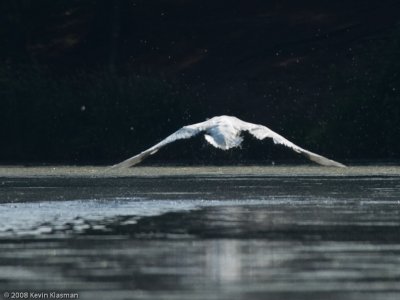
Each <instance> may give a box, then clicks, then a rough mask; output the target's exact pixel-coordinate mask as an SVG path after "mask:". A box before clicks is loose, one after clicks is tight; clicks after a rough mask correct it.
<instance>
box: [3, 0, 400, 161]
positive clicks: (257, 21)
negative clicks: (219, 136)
mask: <svg viewBox="0 0 400 300" xmlns="http://www.w3.org/2000/svg"><path fill="white" fill-rule="evenodd" d="M227 3H228V2H227V1H212V0H204V1H179V0H154V1H144V0H135V1H120V0H110V1H101V0H100V1H94V0H88V1H79V0H70V1H66V0H41V1H36V0H5V1H2V2H0V42H1V46H0V126H1V128H2V129H1V130H0V137H1V140H2V141H3V143H2V147H1V148H0V163H38V162H44V163H109V162H116V161H118V160H120V159H123V158H126V157H128V156H130V155H133V154H136V153H137V152H139V151H142V150H144V149H146V148H147V147H148V146H150V145H153V144H154V143H155V142H157V141H159V140H160V139H162V138H164V137H165V136H167V135H168V134H170V133H172V132H173V131H175V130H176V129H178V128H179V127H181V126H182V125H186V124H190V123H196V122H200V121H203V120H205V119H206V118H208V117H212V116H215V115H221V114H227V115H235V116H237V117H239V118H242V119H243V120H246V121H249V122H254V123H261V124H265V125H267V126H269V127H270V128H271V129H273V130H275V131H277V132H278V133H280V134H282V135H284V136H285V137H287V138H288V139H290V140H292V141H293V142H295V143H298V144H299V145H300V146H302V147H304V148H306V149H310V150H311V151H315V152H317V153H321V154H324V155H327V156H330V157H332V158H334V159H338V160H342V159H344V158H345V159H348V160H352V159H354V160H356V159H381V160H392V159H399V158H400V124H399V123H400V118H399V116H400V61H399V59H398V56H399V53H400V26H399V21H398V16H397V14H396V13H395V12H396V8H398V7H399V4H398V2H396V1H392V0H381V1H367V2H363V1H354V2H351V3H349V4H343V3H339V2H332V1H306V2H304V3H300V2H296V1H284V2H282V1H278V0H276V1H262V0H259V1H254V3H253V4H251V5H250V4H249V3H247V2H246V1H236V2H234V3H229V5H227ZM361 4H362V5H363V9H362V10H360V5H361ZM344 12H346V13H345V14H344ZM371 18H372V19H373V18H376V21H377V22H376V23H373V22H372V23H371ZM373 20H375V19H373ZM378 21H379V22H378ZM371 24H372V25H371ZM247 138H248V139H249V141H248V143H245V144H244V145H243V148H242V149H233V150H231V151H227V152H221V151H218V150H216V149H213V148H211V147H209V146H205V145H206V144H205V142H204V140H203V139H202V138H201V137H198V138H195V139H193V140H192V141H188V142H177V143H176V144H174V145H170V146H169V147H167V148H166V149H165V151H162V153H159V154H157V156H156V157H154V158H153V160H152V161H153V162H154V161H157V160H160V161H162V160H166V161H171V162H172V161H173V162H176V161H191V162H195V163H204V162H211V163H218V162H235V163H236V162H238V161H243V162H245V161H257V162H258V163H260V162H266V161H267V162H270V160H272V159H281V158H284V159H295V160H298V156H296V155H295V154H293V153H291V151H289V150H288V151H286V150H282V149H283V148H282V147H272V146H270V144H271V142H270V141H264V142H260V141H255V140H254V139H252V138H251V137H249V136H247ZM260 143H261V146H260V145H259V144H260ZM183 145H184V146H183Z"/></svg>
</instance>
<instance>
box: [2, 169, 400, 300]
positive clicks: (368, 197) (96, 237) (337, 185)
mask: <svg viewBox="0 0 400 300" xmlns="http://www.w3.org/2000/svg"><path fill="white" fill-rule="evenodd" d="M204 172H205V171H204ZM269 172H270V171H269ZM352 172H355V171H352ZM0 173H1V172H0ZM359 173H360V174H361V172H359ZM382 173H384V171H382ZM360 174H358V175H357V176H355V175H351V176H347V175H337V174H333V175H329V174H328V175H327V174H322V175H321V176H317V175H316V174H313V175H312V176H311V175H310V176H303V175H302V176H278V175H273V174H272V175H271V174H268V175H262V174H258V175H257V176H244V175H238V176H233V175H232V174H230V175H229V176H226V175H222V176H221V175H213V176H212V175H207V176H193V175H192V176H184V177H182V176H177V175H176V174H175V175H174V176H165V177H143V176H139V177H127V176H122V177H118V176H115V177H106V176H103V177H95V178H91V177H89V176H87V177H77V176H76V175H72V176H64V177H63V176H55V177H49V176H43V177H40V178H39V177H32V176H29V178H28V177H23V176H20V175H18V176H8V177H6V176H3V177H0V183H1V185H0V202H1V204H0V215H1V217H2V218H1V220H0V241H1V242H0V295H1V294H2V293H3V291H6V290H8V291H13V290H19V291H21V290H40V291H43V290H56V291H57V290H64V291H72V292H79V294H80V299H371V300H372V299H399V297H400V285H399V281H400V234H399V233H400V176H397V175H396V174H394V173H393V174H390V176H387V175H375V176H371V174H369V173H368V174H365V176H361V175H362V174H361V175H360Z"/></svg>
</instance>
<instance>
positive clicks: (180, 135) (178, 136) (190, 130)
mask: <svg viewBox="0 0 400 300" xmlns="http://www.w3.org/2000/svg"><path fill="white" fill-rule="evenodd" d="M204 123H205V122H202V123H198V124H193V125H188V126H184V127H182V128H181V129H179V130H177V131H176V132H174V133H173V134H171V135H169V136H168V137H166V138H165V139H163V140H162V141H161V142H159V143H158V144H156V145H154V146H153V147H151V148H149V149H147V150H145V151H143V152H140V153H139V154H137V155H135V156H133V157H131V158H128V159H127V160H124V161H123V162H120V163H119V164H116V165H113V166H112V167H111V169H114V168H129V167H131V166H134V165H136V164H138V163H140V162H141V161H142V160H144V159H145V158H146V157H148V156H150V155H153V154H154V153H156V152H157V151H158V150H160V149H161V148H162V147H164V146H165V145H168V144H169V143H172V142H175V141H177V140H182V139H188V138H191V137H193V136H195V135H197V134H199V133H200V132H202V131H203V130H204V129H205V127H204Z"/></svg>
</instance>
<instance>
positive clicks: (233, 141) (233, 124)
mask: <svg viewBox="0 0 400 300" xmlns="http://www.w3.org/2000/svg"><path fill="white" fill-rule="evenodd" d="M242 131H247V132H249V133H250V134H251V135H253V136H254V137H256V138H257V139H259V140H263V139H265V138H271V139H272V140H273V141H274V143H275V144H280V145H283V146H286V147H289V148H290V149H292V150H293V151H295V152H297V153H300V154H302V155H304V156H305V157H307V158H308V159H310V160H312V161H314V162H316V163H318V164H320V165H323V166H332V167H346V166H345V165H343V164H341V163H339V162H336V161H334V160H331V159H328V158H326V157H323V156H321V155H318V154H316V153H313V152H311V151H308V150H305V149H303V148H301V147H299V146H297V145H295V144H293V143H292V142H290V141H289V140H287V139H285V138H284V137H283V136H281V135H279V134H277V133H276V132H274V131H272V130H271V129H269V128H268V127H266V126H263V125H258V124H253V123H248V122H244V121H242V120H240V119H238V118H236V117H231V116H218V117H213V118H211V119H209V120H207V121H204V122H201V123H196V124H192V125H187V126H184V127H182V128H181V129H179V130H177V131H176V132H174V133H173V134H171V135H170V136H168V137H166V138H165V139H164V140H162V141H161V142H159V143H158V144H156V145H154V146H153V147H151V148H149V149H147V150H145V151H143V152H141V153H139V154H137V155H135V156H133V157H131V158H129V159H127V160H124V161H123V162H121V163H119V164H116V165H114V166H112V167H111V168H127V167H131V166H134V165H136V164H138V163H140V162H141V161H143V160H144V159H145V158H146V157H148V156H149V155H152V154H154V153H156V152H157V151H158V150H159V149H161V148H162V147H164V146H165V145H168V144H169V143H172V142H174V141H177V140H181V139H188V138H191V137H193V136H195V135H198V134H200V133H202V132H203V133H204V137H205V139H206V140H207V142H209V143H210V144H211V145H213V146H214V147H216V148H219V149H222V150H228V149H231V148H234V147H239V146H240V145H241V143H242V141H243V138H242V137H241V133H242Z"/></svg>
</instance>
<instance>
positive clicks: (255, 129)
mask: <svg viewBox="0 0 400 300" xmlns="http://www.w3.org/2000/svg"><path fill="white" fill-rule="evenodd" d="M242 128H243V130H246V131H248V132H249V133H251V134H252V135H253V136H254V137H256V138H257V139H259V140H263V139H265V138H272V140H273V141H274V143H275V144H280V145H284V146H286V147H289V148H291V149H292V150H293V151H295V152H297V153H300V154H302V155H304V156H305V157H307V158H308V159H310V160H312V161H314V162H316V163H317V164H320V165H323V166H332V167H340V168H344V167H346V166H345V165H343V164H341V163H339V162H337V161H334V160H331V159H328V158H326V157H323V156H322V155H319V154H316V153H314V152H311V151H308V150H306V149H303V148H301V147H299V146H297V145H296V144H294V143H292V142H291V141H289V140H287V139H285V138H284V137H283V136H281V135H279V134H277V133H276V132H274V131H272V130H271V129H269V128H268V127H266V126H263V125H257V124H252V123H248V122H244V121H242Z"/></svg>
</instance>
